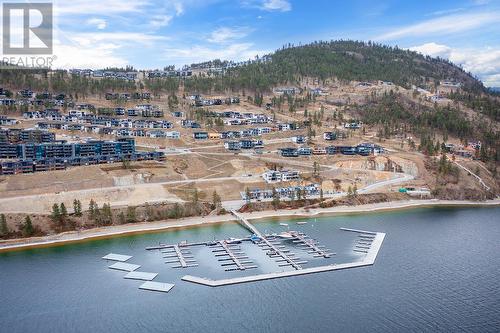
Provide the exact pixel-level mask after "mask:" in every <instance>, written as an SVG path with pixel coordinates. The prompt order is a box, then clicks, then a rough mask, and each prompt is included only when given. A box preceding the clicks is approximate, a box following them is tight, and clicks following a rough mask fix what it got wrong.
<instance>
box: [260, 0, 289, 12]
mask: <svg viewBox="0 0 500 333" xmlns="http://www.w3.org/2000/svg"><path fill="white" fill-rule="evenodd" d="M261 9H263V10H267V11H280V12H288V11H290V10H292V5H291V4H290V2H288V1H287V0H265V1H263V2H262V6H261Z"/></svg>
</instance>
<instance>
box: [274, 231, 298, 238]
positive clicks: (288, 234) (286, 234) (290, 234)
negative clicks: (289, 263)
mask: <svg viewBox="0 0 500 333" xmlns="http://www.w3.org/2000/svg"><path fill="white" fill-rule="evenodd" d="M278 237H279V238H284V239H293V238H295V235H294V232H293V231H289V232H282V233H281V234H278Z"/></svg>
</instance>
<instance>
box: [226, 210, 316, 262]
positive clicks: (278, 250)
mask: <svg viewBox="0 0 500 333" xmlns="http://www.w3.org/2000/svg"><path fill="white" fill-rule="evenodd" d="M231 214H233V215H234V216H235V217H236V218H237V219H238V222H239V223H240V224H241V225H243V226H244V227H245V228H246V229H248V230H250V231H251V232H253V233H254V234H255V235H256V236H258V237H259V238H260V239H261V240H262V242H261V243H259V246H260V247H261V248H262V249H263V250H266V254H267V255H268V256H269V257H271V258H281V259H278V260H276V261H279V262H282V263H280V264H279V266H280V267H284V266H292V267H293V268H295V269H297V270H299V269H302V266H300V264H305V263H306V261H302V262H299V261H298V259H299V258H297V257H295V256H293V254H292V253H289V254H287V252H289V251H287V250H284V248H283V247H281V246H279V244H276V243H275V242H273V241H270V240H269V239H268V237H266V236H265V235H263V234H262V233H261V232H260V231H259V229H257V228H256V227H254V226H253V225H252V224H251V223H250V222H248V220H247V219H245V218H244V217H243V216H241V215H240V214H239V213H238V212H236V211H235V210H232V211H231Z"/></svg>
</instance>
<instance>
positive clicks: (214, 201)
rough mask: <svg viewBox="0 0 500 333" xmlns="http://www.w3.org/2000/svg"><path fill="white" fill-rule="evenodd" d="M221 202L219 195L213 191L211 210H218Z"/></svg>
mask: <svg viewBox="0 0 500 333" xmlns="http://www.w3.org/2000/svg"><path fill="white" fill-rule="evenodd" d="M221 204H222V202H221V198H220V196H219V194H217V191H214V193H213V194H212V209H218V208H220V206H221Z"/></svg>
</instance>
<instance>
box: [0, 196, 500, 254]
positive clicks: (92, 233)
mask: <svg viewBox="0 0 500 333" xmlns="http://www.w3.org/2000/svg"><path fill="white" fill-rule="evenodd" d="M494 206H500V199H495V200H489V201H482V202H474V201H460V200H439V199H430V200H405V201H393V202H382V203H375V204H366V205H358V206H338V207H331V208H315V209H310V210H307V211H306V210H305V209H303V208H300V209H295V210H280V211H276V210H267V211H261V212H253V213H244V214H242V215H243V216H244V217H246V218H247V219H248V220H250V221H253V222H259V220H265V219H272V218H274V219H282V218H286V219H296V218H308V217H322V216H337V215H350V214H366V213H375V212H388V211H397V210H408V209H414V208H426V207H455V208H459V207H494ZM227 222H230V223H236V222H235V219H234V216H232V215H230V214H226V215H221V216H218V215H217V216H205V217H201V216H196V217H189V218H183V219H178V220H167V221H157V222H141V223H135V224H130V225H127V224H125V225H117V226H109V227H103V228H97V229H96V228H94V229H88V230H83V231H69V232H65V233H61V234H57V235H51V236H45V237H34V238H27V239H24V238H21V239H12V240H6V241H3V242H2V243H1V244H0V253H2V252H14V251H21V250H27V249H32V248H44V247H56V246H63V245H66V244H72V243H81V242H88V241H94V240H100V239H108V238H115V237H125V236H131V235H140V234H146V233H158V232H164V231H168V230H170V229H179V228H181V229H182V228H192V227H200V226H205V225H213V224H218V223H227Z"/></svg>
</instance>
